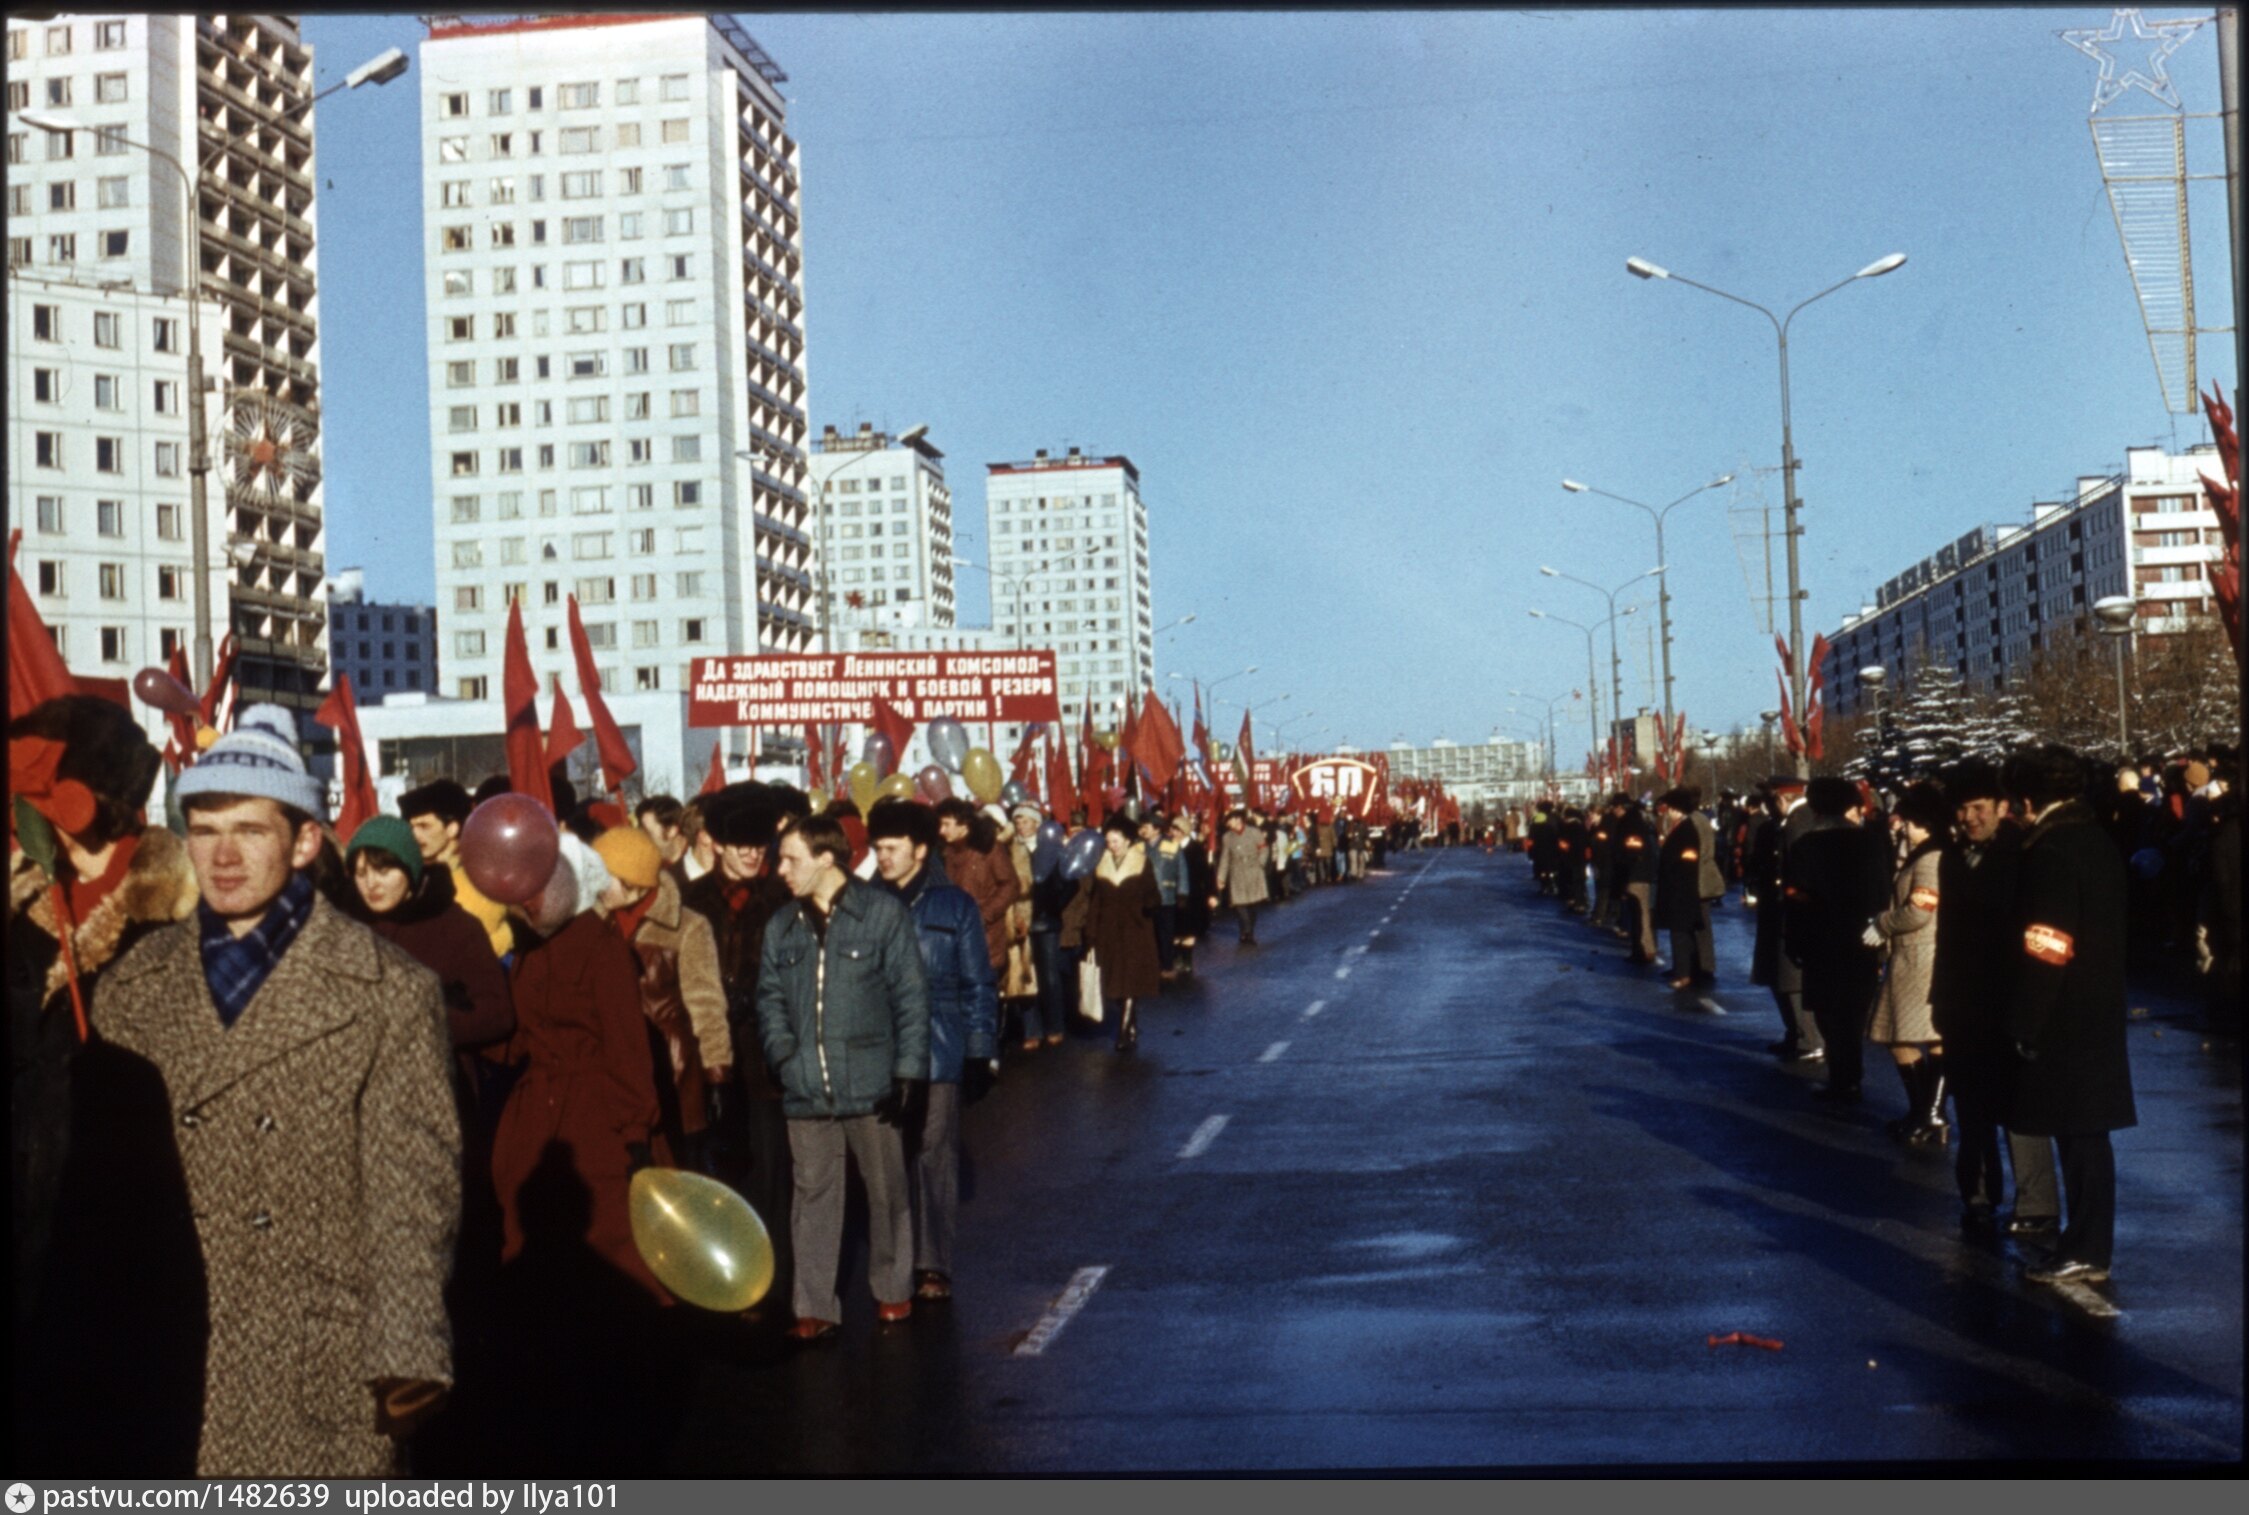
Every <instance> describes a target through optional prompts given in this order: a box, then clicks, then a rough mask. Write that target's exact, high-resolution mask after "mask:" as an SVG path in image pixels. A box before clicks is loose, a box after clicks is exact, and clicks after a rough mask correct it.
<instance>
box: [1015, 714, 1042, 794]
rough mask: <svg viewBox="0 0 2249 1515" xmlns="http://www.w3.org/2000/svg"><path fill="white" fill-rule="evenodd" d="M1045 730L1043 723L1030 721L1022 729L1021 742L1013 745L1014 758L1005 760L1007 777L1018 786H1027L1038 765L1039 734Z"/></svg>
mask: <svg viewBox="0 0 2249 1515" xmlns="http://www.w3.org/2000/svg"><path fill="white" fill-rule="evenodd" d="M1045 729H1046V723H1045V722H1043V721H1032V722H1030V723H1029V724H1028V725H1026V726H1024V728H1023V740H1022V741H1020V742H1017V743H1016V744H1015V756H1013V757H1011V758H1009V759H1008V760H1007V776H1008V777H1009V778H1011V779H1013V780H1015V782H1016V783H1018V784H1028V783H1030V782H1031V779H1032V776H1033V775H1032V771H1033V769H1034V768H1035V767H1036V765H1037V763H1038V745H1039V733H1040V732H1042V731H1044V730H1045Z"/></svg>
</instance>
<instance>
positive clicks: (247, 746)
mask: <svg viewBox="0 0 2249 1515" xmlns="http://www.w3.org/2000/svg"><path fill="white" fill-rule="evenodd" d="M174 792H175V793H177V794H178V795H179V797H180V803H181V804H183V805H185V804H186V803H187V802H188V801H189V800H191V799H193V798H195V797H196V796H197V795H199V794H244V795H252V796H255V797H257V798H259V799H268V800H272V801H273V802H274V803H276V804H279V805H286V806H288V807H289V808H290V809H292V810H298V811H302V812H303V813H304V814H306V815H309V816H311V817H312V818H313V819H314V820H316V821H321V820H326V819H327V818H328V793H327V786H326V785H325V784H323V783H321V782H320V780H318V779H316V778H314V777H313V776H312V775H311V774H309V773H307V772H306V771H305V759H304V754H303V753H302V752H300V751H299V750H298V749H297V722H296V718H295V717H294V716H292V715H290V714H289V712H288V711H287V710H285V709H283V708H282V707H281V706H279V705H252V706H251V707H250V708H249V709H248V710H245V711H243V712H242V713H241V714H240V715H239V716H237V717H235V721H234V729H233V730H232V731H230V732H228V733H227V734H226V735H225V736H222V737H220V738H219V739H218V740H217V741H216V742H213V743H212V744H211V747H210V750H209V751H207V752H205V753H204V754H203V756H202V757H200V758H198V759H196V761H195V766H194V767H192V768H190V769H188V770H187V772H185V773H183V774H181V775H180V779H179V784H178V786H177V787H176V789H175V791H174Z"/></svg>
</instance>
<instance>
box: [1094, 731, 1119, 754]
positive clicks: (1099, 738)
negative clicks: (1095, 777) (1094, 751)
mask: <svg viewBox="0 0 2249 1515" xmlns="http://www.w3.org/2000/svg"><path fill="white" fill-rule="evenodd" d="M1093 745H1094V746H1096V747H1099V748H1101V749H1102V750H1103V751H1105V752H1114V751H1116V750H1117V733H1116V731H1115V730H1114V729H1111V730H1108V731H1096V732H1095V733H1094V734H1093Z"/></svg>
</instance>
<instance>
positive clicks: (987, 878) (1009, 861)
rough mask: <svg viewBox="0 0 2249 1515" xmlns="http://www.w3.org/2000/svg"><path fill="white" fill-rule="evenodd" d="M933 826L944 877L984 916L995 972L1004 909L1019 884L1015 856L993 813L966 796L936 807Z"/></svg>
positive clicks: (1001, 962)
mask: <svg viewBox="0 0 2249 1515" xmlns="http://www.w3.org/2000/svg"><path fill="white" fill-rule="evenodd" d="M937 830H938V833H939V835H941V836H942V837H943V838H944V842H945V877H946V878H948V879H949V880H951V881H952V885H953V887H954V888H956V889H959V890H963V891H965V892H966V893H967V895H968V897H969V898H970V899H972V900H974V901H976V908H977V910H978V911H980V912H981V913H982V915H983V917H984V942H985V946H986V948H987V949H988V950H989V951H990V953H991V956H992V971H993V972H994V973H995V974H996V973H998V972H1000V971H1001V970H1003V969H1004V968H1006V966H1007V911H1008V907H1009V906H1010V905H1013V904H1014V903H1015V897H1016V892H1017V888H1018V886H1017V884H1016V879H1015V859H1014V857H1013V856H1011V855H1010V853H1009V851H1008V848H1007V845H1006V844H1005V843H1003V842H1002V841H1001V840H1000V838H999V828H998V827H997V826H996V825H994V824H993V823H992V818H991V817H990V816H988V815H985V814H984V813H983V812H981V811H979V810H978V809H977V808H976V807H975V806H974V805H971V804H970V803H969V802H968V801H966V800H963V799H950V800H945V801H943V802H941V803H940V804H939V805H938V806H937Z"/></svg>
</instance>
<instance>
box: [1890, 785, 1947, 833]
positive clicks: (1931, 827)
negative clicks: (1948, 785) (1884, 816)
mask: <svg viewBox="0 0 2249 1515" xmlns="http://www.w3.org/2000/svg"><path fill="white" fill-rule="evenodd" d="M1891 813H1892V814H1893V815H1895V816H1897V818H1898V819H1899V820H1901V821H1911V822H1912V823H1913V824H1914V825H1916V826H1919V827H1920V828H1921V829H1922V830H1923V831H1926V832H1928V833H1929V834H1930V835H1931V836H1943V835H1944V833H1945V828H1946V827H1947V826H1948V825H1950V824H1951V822H1952V806H1950V805H1949V804H1947V803H1946V802H1945V797H1944V791H1943V790H1942V789H1939V788H1938V787H1937V786H1936V785H1934V784H1930V783H1920V784H1914V785H1912V786H1910V787H1909V788H1907V790H1906V791H1905V793H1903V794H1901V795H1899V796H1898V803H1897V805H1896V807H1895V808H1894V809H1893V810H1892V812H1891Z"/></svg>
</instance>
